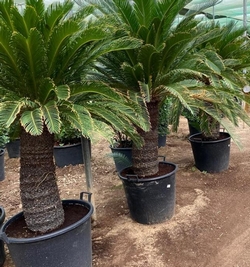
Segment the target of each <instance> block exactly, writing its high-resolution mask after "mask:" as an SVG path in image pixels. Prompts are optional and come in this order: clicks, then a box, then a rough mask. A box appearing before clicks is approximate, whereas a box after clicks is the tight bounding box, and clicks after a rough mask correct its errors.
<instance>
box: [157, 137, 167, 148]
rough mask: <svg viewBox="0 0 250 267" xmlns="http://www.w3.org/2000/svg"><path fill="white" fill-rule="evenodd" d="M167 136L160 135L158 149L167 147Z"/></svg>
mask: <svg viewBox="0 0 250 267" xmlns="http://www.w3.org/2000/svg"><path fill="white" fill-rule="evenodd" d="M166 142H167V135H158V147H164V146H166Z"/></svg>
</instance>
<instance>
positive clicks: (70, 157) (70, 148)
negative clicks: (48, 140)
mask: <svg viewBox="0 0 250 267" xmlns="http://www.w3.org/2000/svg"><path fill="white" fill-rule="evenodd" d="M54 158H55V164H56V166H58V167H64V166H68V165H78V164H83V154H82V145H81V143H79V144H73V145H66V146H54Z"/></svg>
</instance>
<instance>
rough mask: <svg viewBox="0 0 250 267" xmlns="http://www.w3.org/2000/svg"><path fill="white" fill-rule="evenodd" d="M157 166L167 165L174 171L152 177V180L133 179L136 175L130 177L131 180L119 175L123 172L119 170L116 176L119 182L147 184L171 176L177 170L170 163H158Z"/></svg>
mask: <svg viewBox="0 0 250 267" xmlns="http://www.w3.org/2000/svg"><path fill="white" fill-rule="evenodd" d="M159 164H168V165H171V166H173V167H174V170H173V171H171V172H168V173H166V174H164V175H161V176H156V177H153V178H138V177H136V178H134V177H135V176H136V175H132V177H133V178H131V177H124V176H122V175H121V173H122V171H123V170H121V171H120V172H119V173H118V176H119V178H120V179H121V180H124V181H129V182H130V181H131V182H134V183H147V182H152V181H157V180H160V179H164V178H166V176H171V175H173V174H174V173H176V172H177V170H178V166H177V165H176V164H174V163H172V162H168V161H160V162H159Z"/></svg>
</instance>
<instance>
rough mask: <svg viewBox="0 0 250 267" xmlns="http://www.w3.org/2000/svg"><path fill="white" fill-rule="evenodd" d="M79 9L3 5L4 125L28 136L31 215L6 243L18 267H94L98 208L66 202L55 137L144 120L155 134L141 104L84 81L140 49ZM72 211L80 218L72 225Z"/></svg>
mask: <svg viewBox="0 0 250 267" xmlns="http://www.w3.org/2000/svg"><path fill="white" fill-rule="evenodd" d="M73 8H74V4H73V2H71V1H65V2H63V3H53V4H51V5H49V6H48V7H45V4H44V2H43V1H42V0H27V1H26V3H25V7H24V9H23V10H21V11H20V10H18V7H17V6H16V5H15V3H14V2H13V1H12V0H6V1H0V24H1V27H0V36H1V38H0V39H1V42H0V62H1V69H0V72H1V75H0V93H1V96H2V100H1V103H0V123H1V124H3V125H4V126H5V127H7V128H9V127H10V126H11V125H12V124H13V123H17V126H20V129H21V131H20V195H21V201H22V209H23V212H21V213H19V214H17V215H15V216H13V217H12V218H10V219H9V220H8V221H7V222H6V223H4V225H3V226H2V228H1V231H0V238H1V240H3V241H5V242H6V243H7V245H8V248H9V251H10V254H11V257H12V259H13V261H14V263H15V265H16V266H17V267H19V266H36V267H39V266H47V267H52V266H58V265H60V266H65V267H66V266H67V267H68V266H74V267H77V266H79V267H80V266H86V267H87V266H88V267H89V266H91V254H92V253H91V225H90V222H91V221H90V217H91V214H92V212H93V207H92V205H91V203H90V201H85V200H63V201H61V198H60V194H59V190H58V186H57V183H56V172H55V164H54V161H53V148H54V142H55V140H54V135H55V134H58V133H59V132H60V129H61V125H62V122H65V121H67V122H68V123H69V124H70V125H71V126H72V127H73V128H75V129H78V130H79V131H80V132H81V134H82V135H83V136H87V137H88V136H89V137H91V135H92V133H93V131H94V130H95V129H97V128H98V123H97V122H98V121H99V120H101V119H104V118H107V119H108V120H109V122H110V123H111V124H113V125H114V127H115V128H119V127H124V125H123V121H127V120H128V118H129V117H132V118H135V117H136V116H137V119H138V124H137V125H143V124H144V125H145V127H144V130H146V128H147V127H148V125H147V122H145V123H143V121H145V120H144V119H143V117H142V116H140V111H141V110H142V106H141V105H139V104H138V103H136V101H135V100H131V99H130V98H128V97H125V96H122V95H121V94H118V93H116V92H115V90H111V89H110V88H108V87H106V88H105V85H104V84H102V85H100V86H97V85H94V84H93V83H91V82H86V81H85V80H84V79H85V76H86V74H87V73H88V70H89V69H91V70H92V69H93V62H94V61H95V60H96V58H97V57H98V56H100V55H102V54H103V53H106V52H109V51H114V50H119V49H125V48H134V47H136V46H138V41H137V40H135V39H132V38H129V37H127V36H126V33H125V32H124V31H121V30H119V31H118V32H115V29H114V28H112V29H111V28H104V27H103V22H102V23H101V21H100V20H98V21H97V20H95V21H94V20H89V19H88V18H89V15H91V14H92V11H93V8H92V7H89V8H83V9H81V10H75V9H73ZM118 103H119V107H120V108H121V107H122V108H121V110H117V107H118ZM142 113H143V112H142ZM134 122H136V120H135V119H134ZM132 128H133V129H134V127H132V126H131V129H132ZM131 135H135V130H134V132H132V130H131ZM135 139H136V138H135ZM137 139H138V140H139V139H140V138H139V137H137ZM72 210H74V214H75V215H78V217H77V218H75V220H74V221H73V222H72V221H71V222H69V221H68V219H69V218H71V219H72V218H74V217H73V215H72V214H71V211H72ZM17 224H18V225H20V226H21V229H19V228H18V227H17ZM16 230H17V231H16ZM23 230H24V232H23ZM13 231H14V232H13ZM23 250H25V253H24V251H23ZM55 255H56V256H55ZM37 259H39V260H37Z"/></svg>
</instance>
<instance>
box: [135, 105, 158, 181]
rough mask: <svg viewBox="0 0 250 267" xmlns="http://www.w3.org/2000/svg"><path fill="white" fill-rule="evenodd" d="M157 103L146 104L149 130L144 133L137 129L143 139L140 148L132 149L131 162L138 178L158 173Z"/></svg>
mask: <svg viewBox="0 0 250 267" xmlns="http://www.w3.org/2000/svg"><path fill="white" fill-rule="evenodd" d="M158 104H159V102H158V101H151V102H149V103H148V104H147V108H148V112H149V116H150V123H151V129H150V131H148V132H144V131H143V130H141V129H139V130H138V132H139V134H140V135H141V136H142V137H143V139H144V145H143V146H142V147H141V148H137V147H136V146H133V147H132V161H133V169H134V173H135V174H136V175H138V176H140V177H146V176H151V175H155V174H156V173H157V172H158V171H159V166H158V128H157V125H158V117H159V112H158Z"/></svg>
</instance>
